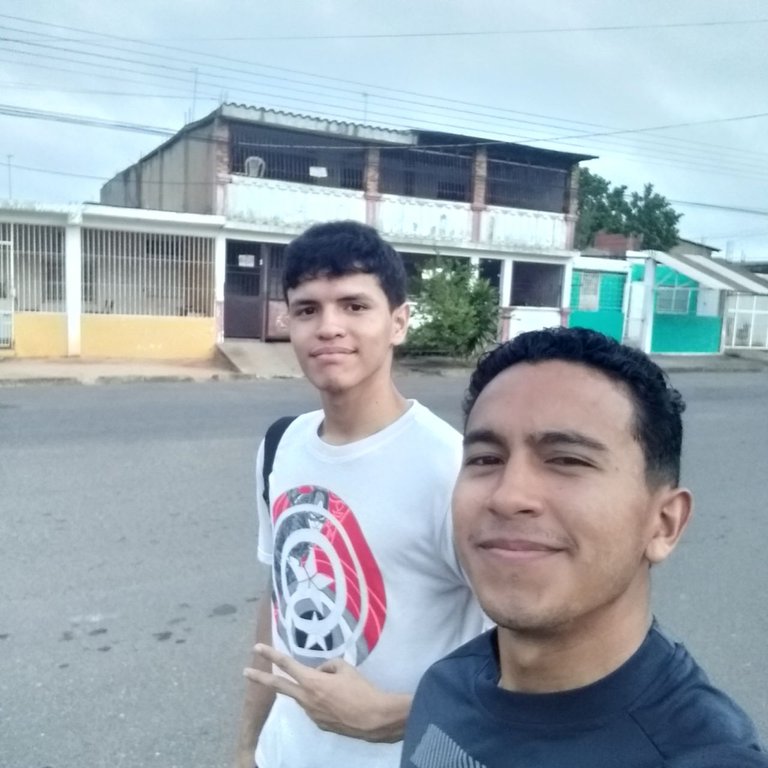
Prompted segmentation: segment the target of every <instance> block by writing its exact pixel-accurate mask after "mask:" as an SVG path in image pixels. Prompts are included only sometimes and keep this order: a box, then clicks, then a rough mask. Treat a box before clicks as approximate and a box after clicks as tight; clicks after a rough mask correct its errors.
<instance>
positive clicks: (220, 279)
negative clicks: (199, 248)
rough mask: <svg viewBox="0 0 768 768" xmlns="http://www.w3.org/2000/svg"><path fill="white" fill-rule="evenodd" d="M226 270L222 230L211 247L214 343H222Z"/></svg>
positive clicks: (224, 241)
mask: <svg viewBox="0 0 768 768" xmlns="http://www.w3.org/2000/svg"><path fill="white" fill-rule="evenodd" d="M226 270H227V238H226V237H225V235H224V232H223V230H221V231H219V232H217V233H216V238H215V240H214V246H213V317H214V320H215V324H216V343H217V344H221V342H222V341H224V279H225V275H226Z"/></svg>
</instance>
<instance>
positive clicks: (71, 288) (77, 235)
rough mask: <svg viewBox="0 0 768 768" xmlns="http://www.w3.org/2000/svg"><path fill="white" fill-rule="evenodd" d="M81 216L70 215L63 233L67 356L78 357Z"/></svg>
mask: <svg viewBox="0 0 768 768" xmlns="http://www.w3.org/2000/svg"><path fill="white" fill-rule="evenodd" d="M82 241H83V238H82V215H81V214H80V213H79V212H78V213H75V214H72V215H71V216H70V217H69V219H68V220H67V225H66V229H65V232H64V296H65V297H66V308H67V355H68V356H69V357H79V356H80V320H81V317H82V312H83V286H82V279H83V277H82V276H83V253H82Z"/></svg>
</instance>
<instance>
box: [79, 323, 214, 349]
mask: <svg viewBox="0 0 768 768" xmlns="http://www.w3.org/2000/svg"><path fill="white" fill-rule="evenodd" d="M215 341H216V327H215V321H214V319H213V318H212V317H148V316H143V315H142V316H137V315H83V316H82V323H81V326H80V354H81V355H82V356H83V357H115V358H133V359H150V358H151V359H159V360H179V359H197V360H205V359H207V358H209V357H210V356H211V355H212V354H213V351H214V347H215Z"/></svg>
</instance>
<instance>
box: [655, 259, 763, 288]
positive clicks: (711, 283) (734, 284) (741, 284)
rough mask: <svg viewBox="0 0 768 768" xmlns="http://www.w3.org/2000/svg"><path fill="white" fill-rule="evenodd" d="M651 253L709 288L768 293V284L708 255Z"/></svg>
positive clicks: (668, 265) (661, 262)
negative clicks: (746, 276)
mask: <svg viewBox="0 0 768 768" xmlns="http://www.w3.org/2000/svg"><path fill="white" fill-rule="evenodd" d="M650 253H651V254H652V255H653V258H654V259H655V260H656V261H657V262H658V263H659V264H664V265H665V266H667V267H671V268H672V269H674V270H675V271H677V272H680V273H681V274H683V275H686V276H687V277H690V278H691V279H692V280H695V281H696V282H697V283H701V284H702V285H705V286H707V287H708V288H715V289H717V290H721V291H735V292H737V293H758V294H768V286H761V285H760V284H759V283H758V282H757V281H755V280H753V279H747V278H745V277H744V276H743V275H742V274H740V273H739V272H737V271H736V270H734V269H730V268H729V267H727V266H725V265H723V264H720V263H718V262H715V261H714V260H713V259H710V258H709V257H707V256H699V255H693V254H687V255H681V254H675V255H674V256H673V255H672V254H669V253H663V252H661V251H651V252H650Z"/></svg>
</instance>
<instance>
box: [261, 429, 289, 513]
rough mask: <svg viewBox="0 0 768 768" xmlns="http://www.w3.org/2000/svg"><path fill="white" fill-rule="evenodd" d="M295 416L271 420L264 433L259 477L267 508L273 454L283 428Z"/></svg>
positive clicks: (283, 432) (273, 459)
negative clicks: (262, 460) (262, 457)
mask: <svg viewBox="0 0 768 768" xmlns="http://www.w3.org/2000/svg"><path fill="white" fill-rule="evenodd" d="M295 418H296V417H295V416H281V417H280V418H279V419H277V421H273V422H272V423H271V424H270V425H269V427H268V428H267V431H266V432H265V434H264V463H263V464H262V467H261V477H262V479H263V481H264V493H263V496H264V501H265V503H266V505H267V508H269V506H270V505H269V476H270V474H271V473H272V467H273V466H274V463H275V454H276V453H277V446H278V445H279V444H280V439H281V438H282V436H283V434H285V430H286V429H288V427H289V426H290V424H291V422H292V421H293V420H294V419H295Z"/></svg>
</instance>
